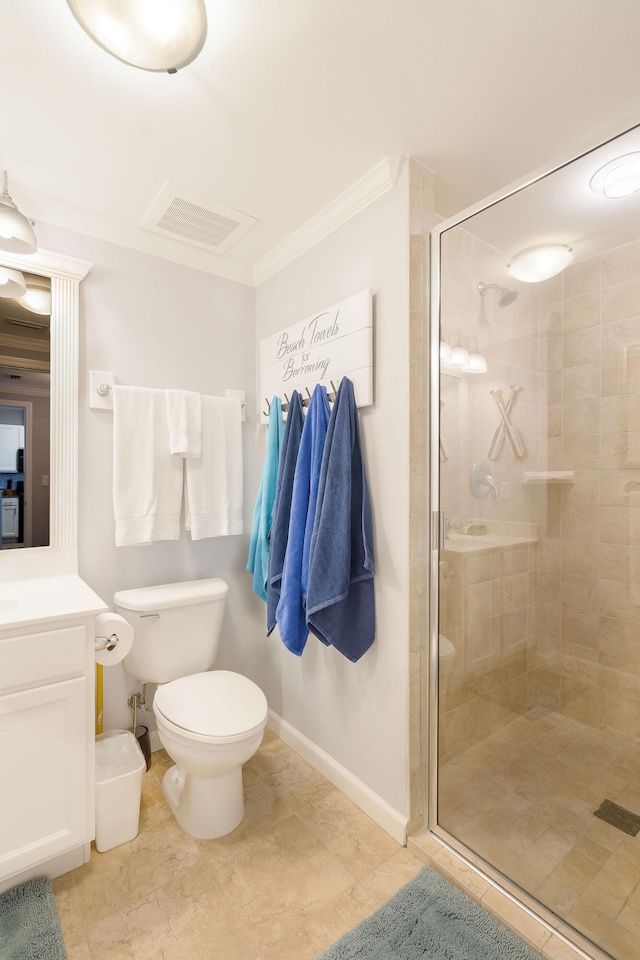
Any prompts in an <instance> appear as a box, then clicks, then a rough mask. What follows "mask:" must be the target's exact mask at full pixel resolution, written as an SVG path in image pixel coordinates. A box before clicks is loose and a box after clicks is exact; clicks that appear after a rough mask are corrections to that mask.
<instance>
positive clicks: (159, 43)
mask: <svg viewBox="0 0 640 960" xmlns="http://www.w3.org/2000/svg"><path fill="white" fill-rule="evenodd" d="M67 4H68V5H69V7H70V9H71V12H72V13H73V15H74V17H75V18H76V20H77V21H78V23H79V24H80V26H81V27H82V29H83V30H84V31H85V33H88V34H89V36H90V37H91V39H92V40H93V41H94V42H95V43H97V44H98V46H99V47H102V49H103V50H106V51H107V53H110V54H111V55H112V56H114V57H116V58H117V59H118V60H121V61H122V62H123V63H128V64H130V66H132V67H140V69H141V70H152V71H155V72H158V73H163V72H165V71H166V72H167V73H176V72H177V71H178V70H180V69H181V68H182V67H186V66H187V64H188V63H191V61H192V60H195V58H196V57H197V56H198V54H199V53H200V51H201V50H202V48H203V46H204V42H205V40H206V37H207V11H206V9H205V5H204V0H67Z"/></svg>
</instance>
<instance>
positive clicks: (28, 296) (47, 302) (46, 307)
mask: <svg viewBox="0 0 640 960" xmlns="http://www.w3.org/2000/svg"><path fill="white" fill-rule="evenodd" d="M15 299H16V300H17V301H18V303H21V304H22V306H23V307H24V308H25V309H26V310H29V311H30V312H31V313H39V314H40V316H43V317H48V316H50V314H51V290H49V288H48V287H41V286H38V284H35V283H27V285H26V290H25V291H24V292H23V293H22V295H21V296H17V297H16V298H15Z"/></svg>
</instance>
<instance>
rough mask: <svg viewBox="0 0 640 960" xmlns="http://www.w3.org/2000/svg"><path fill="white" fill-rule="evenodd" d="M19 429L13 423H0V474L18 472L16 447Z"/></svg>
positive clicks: (18, 439)
mask: <svg viewBox="0 0 640 960" xmlns="http://www.w3.org/2000/svg"><path fill="white" fill-rule="evenodd" d="M19 446H20V427H19V426H18V425H17V424H13V423H0V473H17V472H18V447H19Z"/></svg>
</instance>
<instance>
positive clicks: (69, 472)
mask: <svg viewBox="0 0 640 960" xmlns="http://www.w3.org/2000/svg"><path fill="white" fill-rule="evenodd" d="M0 266H4V267H8V268H10V269H12V270H19V271H21V272H22V273H26V274H27V275H35V276H38V277H42V278H46V280H47V282H50V284H51V319H50V355H49V364H50V391H49V392H50V427H49V440H50V455H49V473H48V474H45V476H48V479H49V483H48V487H49V538H48V546H37V547H35V546H34V547H30V548H29V547H25V548H23V549H20V550H17V549H9V550H0V579H15V578H17V577H23V576H24V577H31V576H49V575H56V574H63V573H74V572H76V566H77V559H76V554H77V455H78V451H77V442H78V441H77V437H78V423H77V421H78V325H79V324H78V316H79V285H80V281H81V280H82V279H83V278H84V277H85V276H86V275H87V273H88V271H89V269H90V268H91V264H90V263H87V262H86V261H83V260H77V259H75V258H72V257H67V256H64V255H62V254H57V253H53V252H51V251H46V250H38V251H37V252H36V253H35V254H32V255H30V256H15V255H13V254H8V253H6V252H4V251H0ZM41 482H42V481H41V478H40V483H41Z"/></svg>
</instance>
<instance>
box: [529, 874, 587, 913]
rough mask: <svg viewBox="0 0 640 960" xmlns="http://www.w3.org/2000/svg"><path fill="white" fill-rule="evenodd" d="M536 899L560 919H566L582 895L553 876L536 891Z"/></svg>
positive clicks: (544, 881)
mask: <svg viewBox="0 0 640 960" xmlns="http://www.w3.org/2000/svg"><path fill="white" fill-rule="evenodd" d="M535 896H536V899H537V900H539V901H540V903H543V904H544V905H545V907H548V908H549V909H550V910H552V911H553V912H554V913H555V914H557V915H558V916H559V917H566V915H567V914H568V913H569V911H570V910H571V908H572V907H573V906H574V904H575V903H576V902H577V900H578V899H579V897H580V894H579V893H577V892H576V891H575V890H572V889H571V888H570V887H567V886H565V884H564V883H560V881H559V880H555V879H554V878H553V875H552V876H551V877H548V878H547V879H546V880H543V882H542V883H541V884H540V886H539V887H538V889H537V890H536V891H535Z"/></svg>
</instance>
